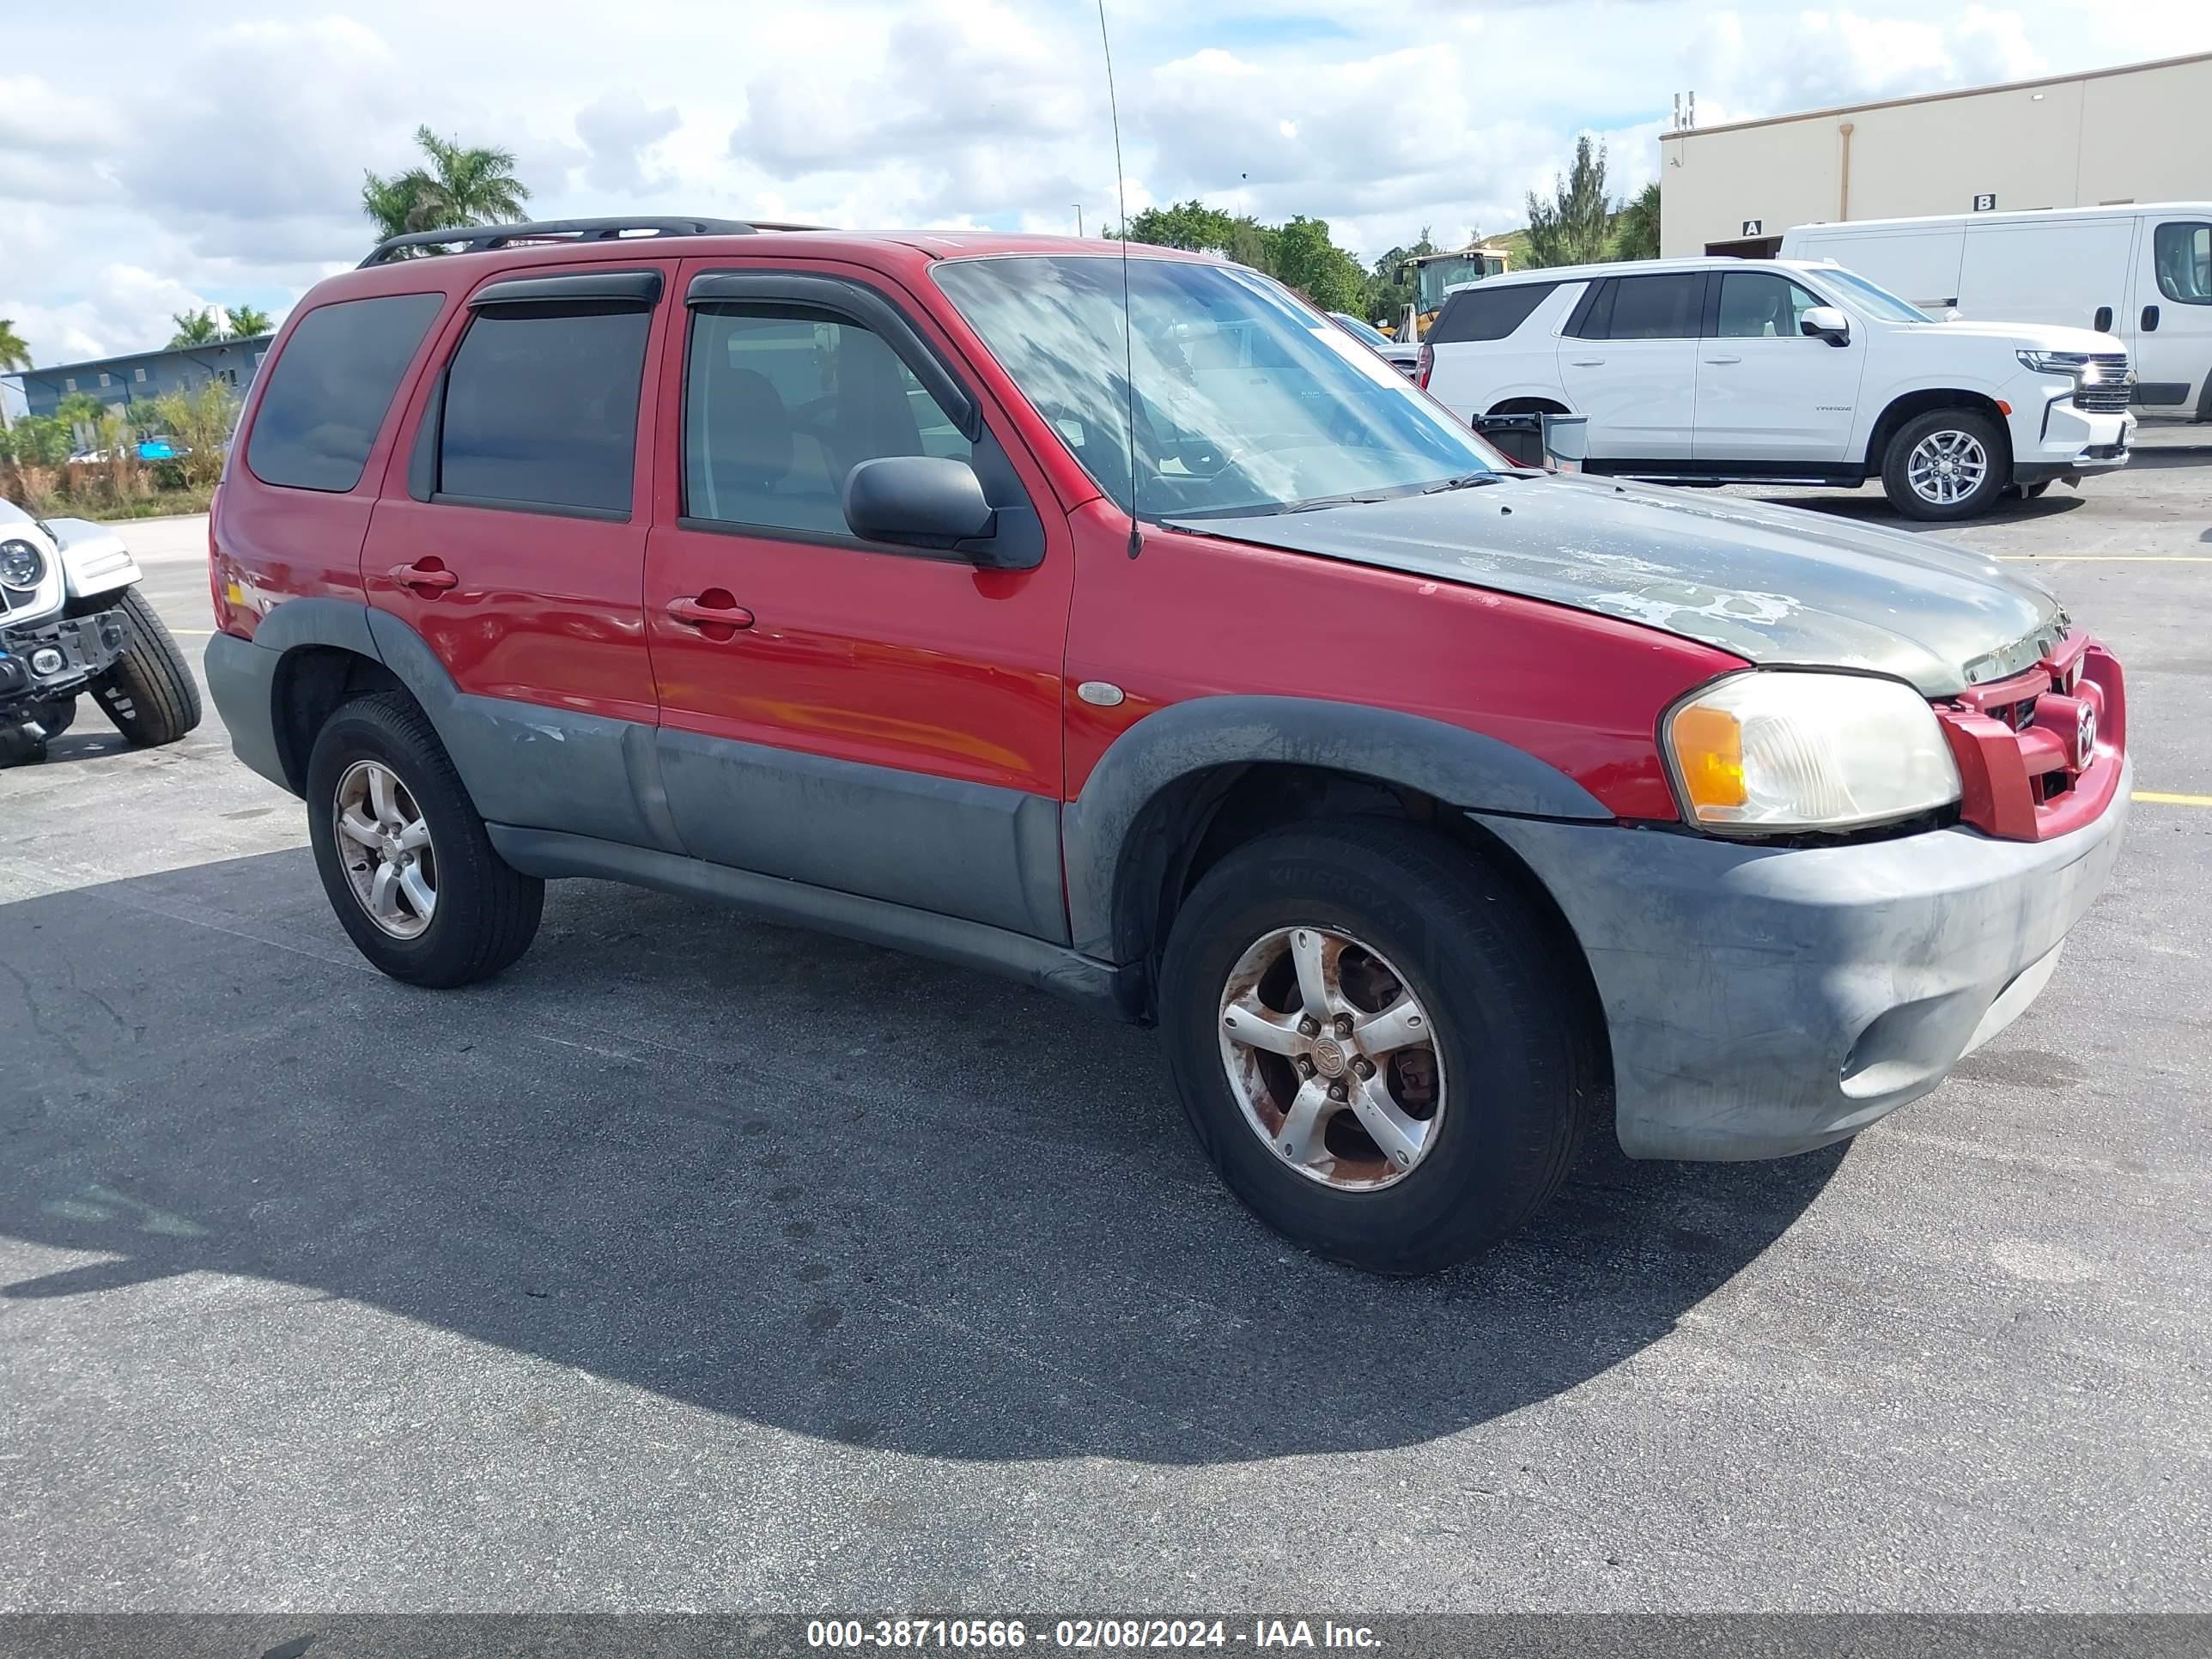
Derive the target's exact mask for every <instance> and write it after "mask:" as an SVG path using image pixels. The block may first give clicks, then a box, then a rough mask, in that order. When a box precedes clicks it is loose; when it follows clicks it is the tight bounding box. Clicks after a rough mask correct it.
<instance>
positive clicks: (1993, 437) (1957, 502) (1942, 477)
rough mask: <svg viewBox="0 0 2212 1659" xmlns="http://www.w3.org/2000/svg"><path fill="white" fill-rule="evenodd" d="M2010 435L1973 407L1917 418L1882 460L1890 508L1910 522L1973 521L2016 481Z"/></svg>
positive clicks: (1892, 441) (1902, 430) (1896, 437)
mask: <svg viewBox="0 0 2212 1659" xmlns="http://www.w3.org/2000/svg"><path fill="white" fill-rule="evenodd" d="M2008 471H2010V467H2009V464H2008V454H2007V452H2006V448H2005V441H2004V435H2003V434H2002V433H2001V432H1999V431H1998V429H1997V425H1996V422H1994V421H1992V420H1990V417H1989V416H1986V415H1980V414H1977V413H1976V412H1975V411H1974V410H1971V409H1939V410H1933V411H1932V412H1930V413H1929V414H1926V415H1916V416H1913V418H1912V419H1911V420H1909V421H1907V422H1905V424H1904V425H1903V426H1901V427H1899V428H1898V429H1897V432H1896V434H1895V435H1894V436H1893V437H1892V438H1891V439H1890V441H1889V450H1888V453H1887V454H1885V455H1884V456H1883V457H1882V463H1881V484H1882V490H1883V492H1884V493H1885V494H1886V495H1888V497H1889V504H1890V505H1891V506H1892V507H1895V508H1896V509H1897V510H1898V511H1899V513H1903V514H1904V515H1905V517H1906V518H1908V519H1924V520H1948V519H1970V518H1972V517H1973V516H1974V515H1975V514H1976V513H1986V512H1988V511H1989V510H1990V507H1994V506H1995V505H1996V501H1997V498H1998V497H1999V496H2000V495H2003V493H2004V491H2005V487H2006V485H2007V484H2008V483H2009V482H2010V481H2009V479H2008V477H2006V474H2007V473H2008Z"/></svg>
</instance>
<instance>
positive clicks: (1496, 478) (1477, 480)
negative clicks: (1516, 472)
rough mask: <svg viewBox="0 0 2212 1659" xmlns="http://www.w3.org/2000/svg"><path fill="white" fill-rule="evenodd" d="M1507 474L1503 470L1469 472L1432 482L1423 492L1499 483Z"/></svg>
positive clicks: (1431, 492)
mask: <svg viewBox="0 0 2212 1659" xmlns="http://www.w3.org/2000/svg"><path fill="white" fill-rule="evenodd" d="M1507 476H1508V475H1507V474H1505V473H1503V472H1469V473H1468V474H1467V475H1465V476H1464V477H1457V478H1446V479H1445V480H1444V481H1443V483H1439V484H1431V485H1430V486H1429V487H1428V488H1427V489H1424V490H1423V491H1422V492H1421V494H1423V495H1443V492H1444V491H1445V490H1447V489H1474V487H1475V486H1476V485H1477V484H1489V483H1498V482H1500V481H1501V480H1503V479H1504V478H1505V477H1507Z"/></svg>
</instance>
